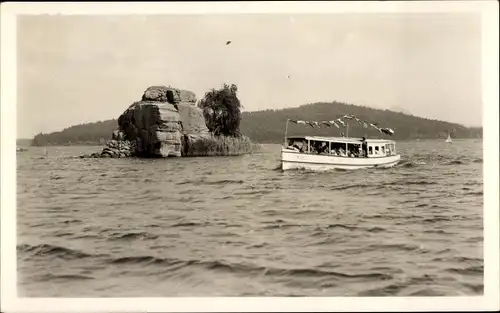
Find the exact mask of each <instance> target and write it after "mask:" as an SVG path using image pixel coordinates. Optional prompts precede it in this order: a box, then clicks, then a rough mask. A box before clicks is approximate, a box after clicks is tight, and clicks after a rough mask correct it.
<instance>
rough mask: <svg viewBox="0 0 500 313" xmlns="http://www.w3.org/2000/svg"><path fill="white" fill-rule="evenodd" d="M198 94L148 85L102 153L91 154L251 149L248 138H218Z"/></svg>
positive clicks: (187, 153)
mask: <svg viewBox="0 0 500 313" xmlns="http://www.w3.org/2000/svg"><path fill="white" fill-rule="evenodd" d="M196 104H197V99H196V95H195V94H194V93H193V92H191V91H188V90H180V89H176V88H173V87H170V86H169V87H167V86H151V87H148V88H147V89H146V90H145V91H144V94H143V95H142V99H141V101H138V102H135V103H133V104H131V105H130V106H129V107H128V108H127V109H126V110H125V111H124V112H123V114H122V115H120V117H119V118H118V129H117V130H115V131H114V132H113V135H112V139H113V140H111V141H109V142H108V143H107V146H106V147H105V148H104V149H103V150H102V152H100V153H95V154H93V155H91V157H128V156H139V157H170V156H175V157H179V156H204V155H236V154H241V153H247V152H250V150H251V148H252V143H251V142H250V140H249V139H248V138H246V137H242V138H226V137H224V138H222V137H214V136H213V135H212V134H211V133H210V131H209V130H208V128H207V126H206V124H205V118H204V117H203V111H202V110H201V109H200V108H199V107H197V105H196Z"/></svg>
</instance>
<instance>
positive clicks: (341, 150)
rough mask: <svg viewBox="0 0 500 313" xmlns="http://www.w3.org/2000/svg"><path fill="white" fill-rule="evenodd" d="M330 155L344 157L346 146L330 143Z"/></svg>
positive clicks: (339, 143)
mask: <svg viewBox="0 0 500 313" xmlns="http://www.w3.org/2000/svg"><path fill="white" fill-rule="evenodd" d="M331 145H332V150H331V152H330V153H331V154H332V155H338V156H346V144H345V143H342V142H332V143H331Z"/></svg>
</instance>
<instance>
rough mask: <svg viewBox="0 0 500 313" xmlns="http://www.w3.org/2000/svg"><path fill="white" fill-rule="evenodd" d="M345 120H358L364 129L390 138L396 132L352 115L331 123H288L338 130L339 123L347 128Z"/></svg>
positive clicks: (293, 121)
mask: <svg viewBox="0 0 500 313" xmlns="http://www.w3.org/2000/svg"><path fill="white" fill-rule="evenodd" d="M344 119H354V120H356V122H358V123H359V124H360V125H362V126H363V128H368V126H370V127H373V128H375V129H376V130H378V131H379V132H380V133H383V134H386V135H389V136H392V135H394V130H393V129H391V128H380V127H378V123H369V122H366V121H363V120H360V119H359V118H357V117H355V116H354V115H350V114H349V115H344V116H343V117H341V118H338V119H335V120H331V121H319V122H318V121H303V120H288V121H289V122H291V123H294V124H302V125H309V126H311V127H313V128H315V127H318V128H319V127H321V126H322V125H325V126H327V127H332V125H333V126H335V127H337V128H340V126H339V123H340V124H341V125H342V126H346V124H345V121H344Z"/></svg>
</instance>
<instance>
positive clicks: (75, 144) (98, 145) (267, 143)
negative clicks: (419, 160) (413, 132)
mask: <svg viewBox="0 0 500 313" xmlns="http://www.w3.org/2000/svg"><path fill="white" fill-rule="evenodd" d="M372 138H376V137H372ZM387 139H390V137H389V138H387ZM417 139H419V141H417ZM444 140H445V138H408V139H399V140H395V141H396V142H408V141H414V142H423V141H444ZM461 140H481V141H482V140H483V138H453V141H461ZM255 143H256V144H261V145H280V144H282V143H283V142H282V141H280V142H255ZM17 146H18V147H32V148H46V147H101V146H102V143H99V142H95V143H74V144H47V145H37V146H32V145H19V144H18V145H17Z"/></svg>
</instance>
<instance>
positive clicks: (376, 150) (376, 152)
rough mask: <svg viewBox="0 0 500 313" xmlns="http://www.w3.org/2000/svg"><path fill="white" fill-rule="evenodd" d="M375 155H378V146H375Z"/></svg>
mask: <svg viewBox="0 0 500 313" xmlns="http://www.w3.org/2000/svg"><path fill="white" fill-rule="evenodd" d="M375 154H379V149H378V146H375Z"/></svg>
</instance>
